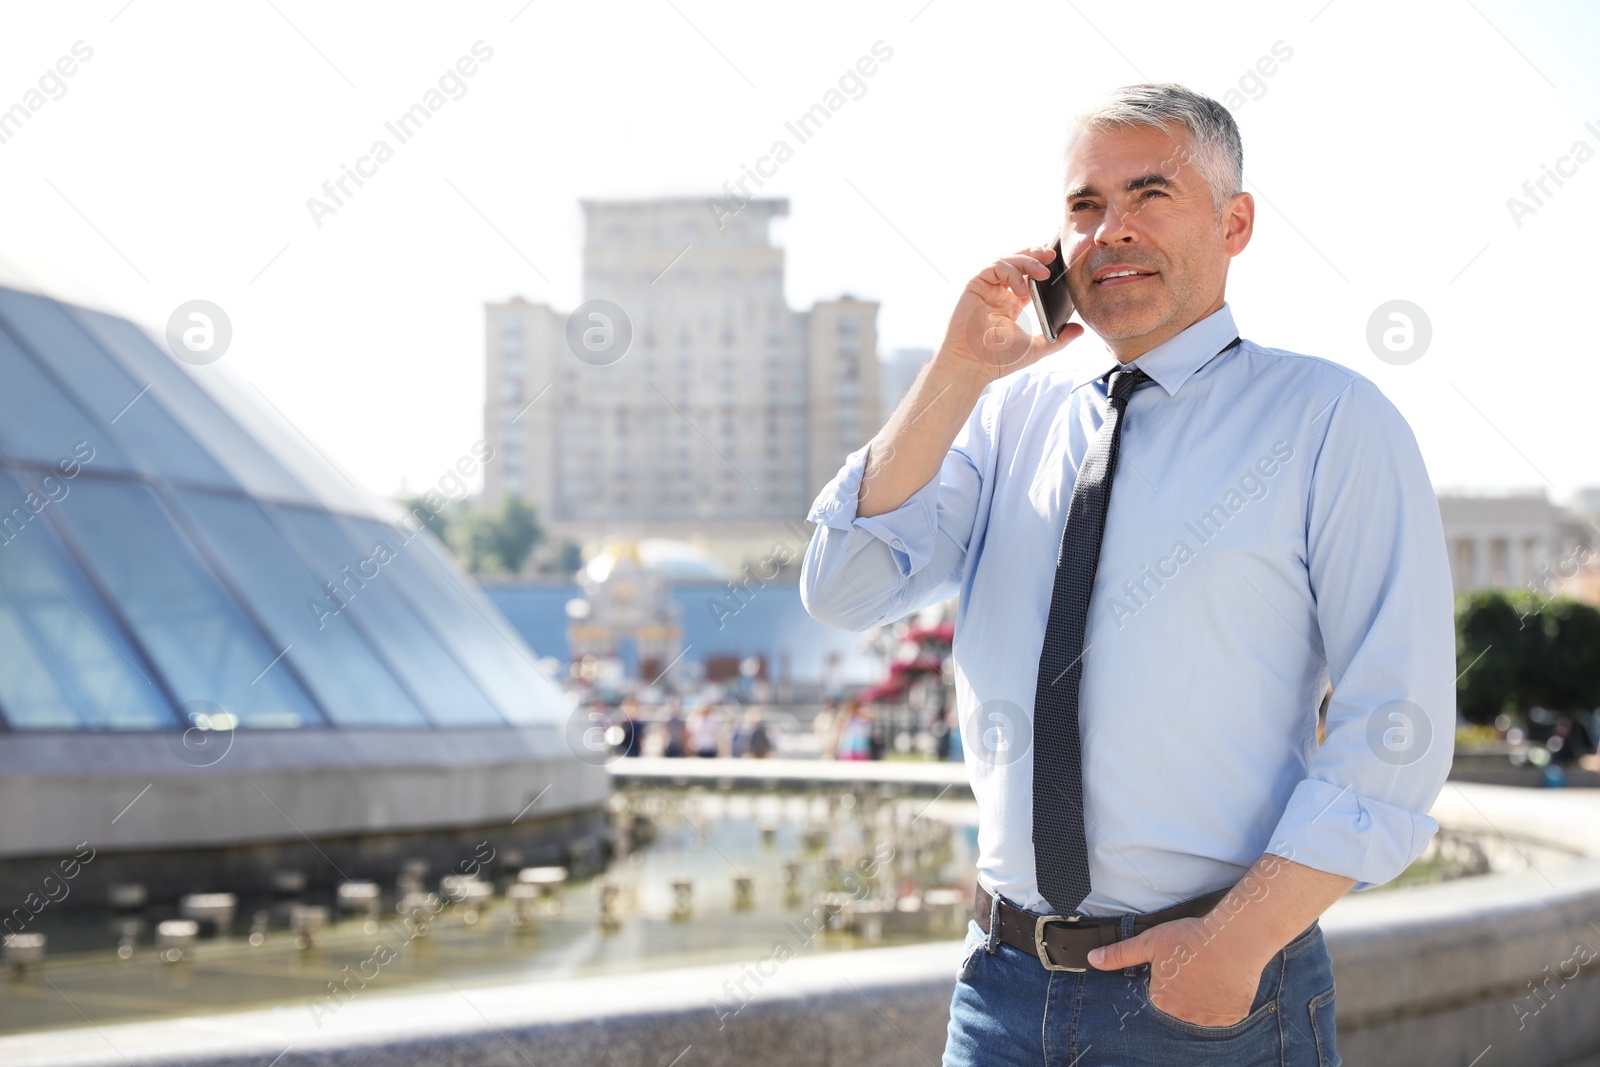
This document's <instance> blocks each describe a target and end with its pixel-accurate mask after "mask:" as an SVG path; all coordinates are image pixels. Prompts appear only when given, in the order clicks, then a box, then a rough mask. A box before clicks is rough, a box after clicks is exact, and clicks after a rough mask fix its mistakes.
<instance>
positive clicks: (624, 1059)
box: [0, 760, 1600, 1067]
mask: <svg viewBox="0 0 1600 1067" xmlns="http://www.w3.org/2000/svg"><path fill="white" fill-rule="evenodd" d="M630 762H631V761H630ZM663 762H671V763H673V764H680V763H681V764H683V765H684V766H691V765H693V764H694V762H695V761H692V760H691V761H677V760H673V761H663ZM707 762H710V761H707ZM752 762H754V761H752ZM810 770H811V772H812V774H813V780H814V779H815V772H816V765H811V767H810ZM704 773H707V774H708V775H710V776H711V777H713V778H714V777H715V776H716V775H715V769H714V768H706V769H705V772H704ZM1434 810H1435V814H1436V815H1437V817H1438V818H1439V819H1440V822H1441V823H1442V824H1443V825H1445V826H1447V827H1451V828H1456V829H1465V830H1482V829H1485V828H1489V829H1492V830H1493V832H1495V833H1498V834H1502V835H1504V837H1505V838H1506V839H1507V840H1508V841H1509V842H1510V843H1511V844H1512V845H1513V846H1515V844H1516V843H1517V842H1518V841H1519V840H1520V841H1527V842H1534V843H1537V844H1539V845H1540V846H1541V847H1543V848H1545V849H1558V850H1561V851H1568V852H1571V853H1574V854H1581V855H1582V856H1583V857H1584V858H1575V859H1573V860H1572V861H1570V862H1567V863H1561V864H1554V863H1548V862H1545V863H1543V864H1542V866H1543V868H1544V869H1535V870H1532V871H1531V872H1529V873H1523V874H1506V875H1491V876H1485V877H1481V878H1474V879H1470V880H1463V881H1459V882H1454V883H1449V884H1446V885H1441V886H1435V887H1429V888H1416V889H1405V890H1396V891H1392V892H1384V891H1379V892H1373V893H1365V894H1360V895H1357V896H1353V897H1350V898H1347V899H1346V900H1344V901H1341V902H1340V903H1339V904H1338V905H1336V906H1335V907H1334V909H1333V910H1331V911H1330V912H1329V913H1328V915H1327V917H1326V918H1325V919H1324V923H1323V925H1324V928H1325V930H1326V932H1327V939H1328V944H1329V949H1330V951H1331V953H1332V955H1333V960H1334V971H1335V975H1336V978H1337V981H1338V988H1339V1000H1338V1011H1339V1028H1340V1032H1339V1044H1340V1052H1341V1054H1342V1055H1343V1057H1344V1061H1345V1062H1346V1063H1347V1064H1350V1065H1351V1067H1355V1065H1361V1067H1369V1065H1383V1064H1395V1065H1405V1067H1429V1065H1434V1064H1438V1065H1441V1067H1445V1065H1449V1067H1465V1065H1467V1064H1475V1065H1476V1067H1558V1065H1571V1064H1573V1063H1576V1062H1586V1058H1589V1057H1593V1056H1594V1054H1595V1053H1596V1052H1597V1051H1600V1012H1597V1011H1596V1010H1595V1005H1596V1004H1597V1003H1600V980H1597V978H1596V976H1597V975H1600V795H1596V794H1593V793H1589V792H1572V793H1562V792H1548V791H1536V792H1534V791H1522V790H1513V789H1507V788H1503V787H1496V786H1477V785H1456V784H1452V785H1450V786H1449V787H1447V788H1446V790H1445V795H1444V796H1443V797H1441V799H1440V803H1439V804H1438V805H1437V806H1436V807H1435V809H1434ZM1584 950H1587V952H1588V953H1589V955H1588V956H1587V957H1585V956H1584V955H1583V952H1584ZM752 955H755V954H754V953H753V954H752ZM958 955H959V945H958V944H957V943H953V942H943V943H939V944H929V945H918V946H912V947H908V948H893V949H872V950H862V951H856V952H850V953H845V954H841V953H828V954H825V955H818V956H806V957H801V958H795V959H792V960H789V961H787V962H785V963H782V964H781V965H778V966H777V967H776V970H775V971H774V973H772V974H771V975H770V977H767V976H763V979H762V981H761V983H760V985H759V988H758V989H755V990H753V993H754V995H753V996H752V997H751V999H750V1001H749V1003H748V1004H746V1005H745V1006H744V1007H743V1008H742V1009H741V1010H739V1011H738V1012H737V1013H736V1014H728V1012H729V1011H730V1010H731V1007H732V1002H727V997H728V994H727V992H726V991H725V989H724V983H726V982H729V981H737V980H738V979H739V978H740V976H741V975H744V974H747V973H748V972H747V970H746V969H745V968H743V967H737V966H732V965H726V964H724V965H720V966H713V967H697V968H689V969H680V970H671V971H659V972H653V973H644V974H634V975H628V976H623V977H608V978H602V979H584V980H579V981H570V982H528V983H520V984H514V985H499V986H494V987H481V988H480V987H474V988H466V987H463V988H460V989H457V988H455V987H453V986H447V987H436V988H435V989H433V990H432V991H414V992H409V993H406V994H403V995H397V994H385V993H382V992H380V991H377V990H372V991H368V992H363V993H360V994H358V995H357V996H356V997H355V998H354V999H353V1000H352V1001H350V1002H349V1003H348V1004H346V1005H345V1006H343V1007H342V1008H341V1009H340V1010H339V1011H338V1012H337V1013H336V1014H335V1015H333V1016H332V1017H328V1018H323V1019H322V1020H321V1023H322V1025H321V1026H320V1027H319V1026H317V1025H316V1023H315V1022H314V1021H313V1020H312V1018H311V1015H310V1012H309V1011H308V1010H307V1009H306V1008H305V1007H304V1006H303V1005H290V1006H287V1007H284V1008H280V1009H277V1010H275V1011H256V1012H243V1013H238V1014H233V1015H226V1016H211V1017H201V1018H193V1019H183V1020H173V1021H168V1022H160V1023H138V1024H128V1025H123V1026H108V1027H102V1028H101V1029H100V1030H98V1031H96V1030H89V1029H84V1030H68V1031H59V1032H54V1033H44V1034H31V1035H22V1036H16V1037H8V1038H0V1063H5V1064H8V1065H15V1067H46V1065H51V1067H54V1065H66V1064H73V1065H82V1067H101V1065H105V1067H111V1065H114V1064H124V1063H128V1064H141V1065H149V1064H173V1065H186V1067H245V1065H247V1064H248V1065H252V1067H262V1065H265V1064H269V1063H272V1062H273V1060H274V1057H276V1056H278V1055H280V1054H281V1053H283V1052H284V1050H285V1049H286V1048H287V1049H292V1051H293V1055H292V1056H285V1057H284V1059H283V1061H282V1062H281V1064H280V1067H291V1065H294V1067H299V1065H304V1064H308V1063H315V1064H330V1065H340V1067H346V1065H349V1067H355V1065H366V1064H378V1063H382V1064H385V1065H392V1067H412V1065H416V1067H422V1065H424V1064H427V1065H435V1064H450V1065H455V1064H460V1065H463V1067H465V1065H467V1064H472V1065H493V1067H498V1065H501V1064H504V1065H506V1067H517V1065H525V1064H526V1063H530V1062H531V1063H537V1064H539V1065H540V1067H545V1065H546V1064H549V1065H564V1064H580V1063H582V1064H592V1063H619V1064H622V1063H628V1064H631V1063H640V1064H650V1065H653V1067H666V1065H668V1064H671V1063H672V1062H673V1060H674V1057H676V1056H678V1055H680V1054H681V1053H683V1052H684V1050H685V1049H687V1048H688V1047H689V1046H691V1045H692V1046H693V1053H692V1056H693V1058H692V1060H691V1059H690V1058H689V1057H685V1059H684V1063H685V1064H686V1065H687V1064H689V1063H693V1064H695V1065H697V1067H698V1065H707V1067H714V1065H722V1064H727V1065H730V1067H731V1065H734V1064H740V1065H745V1064H750V1063H758V1062H759V1063H761V1064H762V1065H763V1067H790V1065H793V1067H833V1065H843V1064H849V1065H850V1067H860V1065H861V1064H863V1063H872V1064H874V1065H884V1067H898V1065H900V1064H906V1065H908V1067H919V1065H922V1067H925V1065H926V1064H929V1063H936V1062H938V1058H939V1055H940V1053H941V1051H942V1049H943V1045H944V1028H945V1026H946V1024H947V1021H948V1016H947V1012H948V1007H949V1001H950V994H951V991H952V987H953V983H954V977H955V975H954V969H955V966H956V962H957V956H958ZM1584 959H1587V962H1580V961H1581V960H1584ZM714 998H719V999H722V1000H724V1001H725V1002H727V1003H726V1006H724V1007H723V1008H722V1009H720V1011H721V1014H722V1017H721V1018H719V1009H718V1008H716V1007H714V1005H713V999H714Z"/></svg>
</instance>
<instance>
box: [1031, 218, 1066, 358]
mask: <svg viewBox="0 0 1600 1067" xmlns="http://www.w3.org/2000/svg"><path fill="white" fill-rule="evenodd" d="M1051 247H1052V248H1054V249H1055V253H1056V258H1055V259H1053V260H1051V261H1050V263H1049V266H1048V269H1049V271H1050V277H1048V278H1046V279H1045V280H1044V281H1042V282H1041V281H1038V280H1037V279H1035V278H1031V277H1030V278H1029V279H1028V289H1029V290H1030V291H1031V292H1032V293H1033V313H1034V315H1035V316H1036V317H1037V318H1038V320H1039V329H1040V330H1041V331H1042V332H1043V333H1044V337H1045V340H1047V341H1049V342H1050V343H1051V344H1054V343H1055V341H1056V338H1058V337H1060V336H1061V331H1062V330H1063V329H1064V328H1065V327H1066V325H1067V320H1068V319H1070V318H1072V295H1071V294H1070V293H1068V292H1067V257H1066V256H1064V255H1062V254H1061V238H1059V237H1057V238H1056V241H1055V244H1053V245H1051Z"/></svg>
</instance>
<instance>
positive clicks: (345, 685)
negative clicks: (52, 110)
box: [0, 288, 567, 731]
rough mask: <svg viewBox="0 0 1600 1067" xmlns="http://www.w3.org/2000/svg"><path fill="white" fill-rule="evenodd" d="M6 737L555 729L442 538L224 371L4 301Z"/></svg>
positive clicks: (505, 630)
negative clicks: (204, 730) (359, 481)
mask: <svg viewBox="0 0 1600 1067" xmlns="http://www.w3.org/2000/svg"><path fill="white" fill-rule="evenodd" d="M0 383H3V385H0V721H3V723H4V725H5V726H6V727H8V728H10V729H11V730H16V731H59V730H162V729H180V728H187V727H190V726H191V725H192V724H194V723H196V722H200V721H202V720H201V719H199V718H197V717H198V716H204V717H205V719H204V721H205V722H208V723H211V724H218V723H221V724H225V725H226V726H227V727H228V728H230V729H231V728H232V727H233V726H237V727H238V728H240V729H241V730H250V729H284V728H297V727H387V728H397V727H398V728H413V729H414V728H418V727H423V728H427V727H434V728H453V727H478V726H501V727H503V726H506V725H512V726H521V725H541V724H558V723H560V722H562V721H564V719H565V717H566V714H567V710H566V707H565V705H564V703H563V701H562V696H561V693H560V692H559V691H558V690H557V688H556V687H555V686H554V685H553V684H551V683H550V682H549V681H548V680H547V679H545V678H544V677H543V676H542V675H541V674H540V673H539V672H538V670H537V669H536V668H535V666H534V663H533V654H532V652H531V651H530V650H529V649H528V647H527V646H526V645H525V644H524V643H523V642H522V640H521V638H519V637H518V636H517V634H516V633H515V631H513V630H512V628H511V627H510V626H509V625H508V624H507V623H506V622H505V620H504V618H503V617H502V616H501V615H500V613H499V612H498V611H497V610H496V609H495V608H494V607H493V606H491V605H490V604H489V602H488V601H487V600H486V599H485V598H484V596H483V595H482V593H481V592H480V591H479V590H478V589H477V587H476V586H475V585H474V584H473V583H471V582H470V581H469V580H467V579H466V578H465V577H464V576H463V575H462V574H461V573H460V572H459V571H458V570H457V569H456V567H455V565H454V563H453V561H452V560H451V559H450V558H449V557H448V556H447V555H446V554H445V552H443V551H442V549H441V548H440V546H439V545H438V544H437V542H435V541H434V539H433V537H432V535H431V534H428V533H427V532H425V531H423V530H422V529H421V525H420V523H419V522H417V520H416V519H415V518H413V517H412V516H409V515H407V514H406V513H405V512H403V511H401V510H399V509H398V508H397V507H396V506H394V505H393V504H390V503H388V502H385V501H382V500H380V499H378V498H376V497H374V496H372V495H371V494H370V493H367V492H365V491H364V490H362V489H360V488H359V487H357V486H356V485H355V484H354V483H353V482H351V481H350V480H349V478H348V477H346V476H345V475H344V474H343V473H342V472H341V471H340V470H339V469H338V468H337V467H336V466H335V465H334V464H333V463H332V462H331V461H329V460H328V459H327V458H326V457H324V456H323V455H322V454H321V453H320V452H319V451H318V450H317V449H316V447H315V446H314V445H313V444H312V443H311V442H310V441H308V440H306V439H305V438H304V437H303V436H301V435H300V434H299V433H298V431H296V430H295V429H294V428H293V427H292V426H290V425H289V424H288V423H287V421H285V420H284V419H283V418H282V416H281V415H279V414H278V413H277V412H276V411H275V409H271V408H270V404H262V403H260V400H264V398H257V397H252V396H249V395H247V392H246V391H245V390H243V389H241V388H240V387H238V386H237V385H233V384H230V382H229V380H228V379H227V378H226V377H225V373H224V372H223V371H222V370H221V369H220V368H218V367H216V366H205V367H196V366H190V365H188V364H185V363H182V362H179V361H178V360H176V359H174V358H173V357H172V356H171V355H169V354H168V353H167V352H166V351H165V350H164V349H163V348H162V347H160V346H159V345H158V344H157V343H156V342H155V341H153V340H152V339H151V338H150V337H149V336H148V335H147V334H145V333H144V331H142V330H141V329H140V328H138V327H137V326H135V325H134V324H133V323H131V322H128V321H127V320H125V319H119V318H115V317H112V316H109V315H105V314H102V313H100V312H96V311H91V310H86V309H84V308H79V307H72V306H68V305H65V304H62V303H59V302H57V301H55V300H51V299H49V298H47V297H43V296H38V295H35V294H32V293H26V292H21V291H18V290H14V289H4V288H0Z"/></svg>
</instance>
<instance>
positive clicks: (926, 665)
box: [857, 622, 956, 704]
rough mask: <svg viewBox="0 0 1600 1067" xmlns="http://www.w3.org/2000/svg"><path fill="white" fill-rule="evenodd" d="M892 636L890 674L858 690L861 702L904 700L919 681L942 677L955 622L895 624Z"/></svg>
mask: <svg viewBox="0 0 1600 1067" xmlns="http://www.w3.org/2000/svg"><path fill="white" fill-rule="evenodd" d="M895 636H896V639H897V641H898V643H897V644H896V646H895V650H894V653H893V655H892V656H891V657H890V661H889V677H887V678H885V679H884V680H883V681H881V682H879V683H877V684H876V685H869V686H867V687H866V688H865V689H863V690H862V691H861V692H860V693H858V694H857V696H858V697H859V698H860V700H861V702H862V703H864V704H903V703H905V702H906V701H907V699H908V698H909V697H910V694H911V690H912V689H913V687H915V686H916V684H917V683H918V682H919V681H922V680H923V679H929V680H931V681H933V682H940V681H942V679H943V677H944V661H945V660H946V659H948V658H949V656H950V648H951V646H952V645H953V644H954V642H955V638H956V626H955V623H953V622H941V623H939V624H937V625H934V626H921V625H917V624H903V625H902V626H901V627H897V628H896V634H895Z"/></svg>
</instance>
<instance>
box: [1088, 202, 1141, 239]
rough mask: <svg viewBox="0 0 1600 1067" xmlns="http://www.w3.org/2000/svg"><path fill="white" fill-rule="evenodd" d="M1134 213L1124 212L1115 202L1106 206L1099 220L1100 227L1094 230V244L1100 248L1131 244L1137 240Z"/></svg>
mask: <svg viewBox="0 0 1600 1067" xmlns="http://www.w3.org/2000/svg"><path fill="white" fill-rule="evenodd" d="M1135 214H1136V213H1135V212H1132V211H1126V210H1124V209H1123V208H1122V206H1121V205H1120V204H1118V203H1116V202H1115V201H1113V202H1111V203H1108V204H1107V205H1106V213H1105V214H1104V215H1103V216H1102V217H1101V219H1100V226H1099V228H1098V229H1096V230H1095V234H1094V243H1095V244H1096V245H1099V246H1101V247H1105V246H1108V245H1114V244H1118V243H1121V244H1132V243H1133V242H1134V241H1137V240H1138V232H1137V231H1136V230H1135V228H1134V225H1133V217H1134V215H1135Z"/></svg>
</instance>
